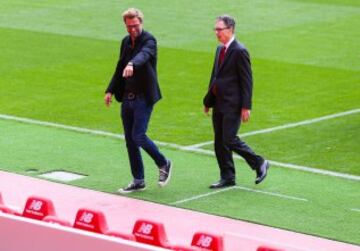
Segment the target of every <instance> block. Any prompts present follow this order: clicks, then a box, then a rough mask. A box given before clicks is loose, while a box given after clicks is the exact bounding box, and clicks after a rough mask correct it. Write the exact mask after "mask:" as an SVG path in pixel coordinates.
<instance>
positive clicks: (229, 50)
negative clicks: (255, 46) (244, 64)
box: [216, 39, 237, 74]
mask: <svg viewBox="0 0 360 251" xmlns="http://www.w3.org/2000/svg"><path fill="white" fill-rule="evenodd" d="M236 43H237V42H236V39H235V40H234V41H232V43H231V44H230V46H229V48H228V49H227V50H226V53H225V57H224V60H223V62H222V64H221V65H220V67H218V66H217V64H216V67H217V68H218V69H217V71H216V72H217V74H218V73H219V72H220V71H221V69H222V68H224V65H225V64H226V61H227V60H228V58H229V57H230V55H231V53H232V51H233V49H234V48H235V46H236ZM221 48H222V46H219V47H218V51H217V58H216V59H217V61H216V62H218V60H219V54H220V50H221Z"/></svg>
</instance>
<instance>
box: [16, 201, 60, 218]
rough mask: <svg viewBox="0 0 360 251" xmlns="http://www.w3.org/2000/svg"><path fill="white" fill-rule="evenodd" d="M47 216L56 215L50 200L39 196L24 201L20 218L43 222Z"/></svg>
mask: <svg viewBox="0 0 360 251" xmlns="http://www.w3.org/2000/svg"><path fill="white" fill-rule="evenodd" d="M48 215H52V216H55V215H56V214H55V208H54V205H53V203H52V201H51V200H49V199H47V198H43V197H39V196H31V197H29V198H28V199H27V200H26V204H25V207H24V211H23V213H22V216H24V217H26V218H31V219H34V220H43V219H44V218H45V217H46V216H48Z"/></svg>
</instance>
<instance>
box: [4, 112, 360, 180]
mask: <svg viewBox="0 0 360 251" xmlns="http://www.w3.org/2000/svg"><path fill="white" fill-rule="evenodd" d="M358 110H360V109H358ZM0 119H4V120H10V121H18V122H22V123H27V124H35V125H40V126H47V127H54V128H61V129H65V130H69V131H75V132H81V133H88V134H94V135H100V136H106V137H111V138H118V139H124V138H125V137H124V135H122V134H115V133H111V132H105V131H100V130H93V129H87V128H81V127H75V126H68V125H62V124H57V123H52V122H45V121H40V120H35V119H28V118H21V117H16V116H11V115H5V114H0ZM154 142H155V143H156V144H158V145H160V146H165V147H170V148H173V149H177V150H182V151H186V152H194V153H199V154H205V155H210V156H214V155H215V154H214V151H211V150H206V149H199V148H195V147H194V148H193V147H191V148H190V147H188V146H181V145H178V144H173V143H166V142H161V141H154ZM234 157H235V158H237V159H241V160H243V159H242V158H241V157H239V156H237V155H235V156H234ZM270 163H271V164H273V165H277V166H281V167H285V168H290V169H296V170H301V171H305V172H310V173H317V174H322V175H327V176H333V177H339V178H343V179H348V180H360V176H356V175H351V174H345V173H338V172H333V171H327V170H321V169H317V168H312V167H306V166H299V165H294V164H291V163H281V162H278V161H272V160H270Z"/></svg>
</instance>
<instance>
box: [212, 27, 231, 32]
mask: <svg viewBox="0 0 360 251" xmlns="http://www.w3.org/2000/svg"><path fill="white" fill-rule="evenodd" d="M227 29H230V27H224V28H214V31H216V32H220V31H223V30H227Z"/></svg>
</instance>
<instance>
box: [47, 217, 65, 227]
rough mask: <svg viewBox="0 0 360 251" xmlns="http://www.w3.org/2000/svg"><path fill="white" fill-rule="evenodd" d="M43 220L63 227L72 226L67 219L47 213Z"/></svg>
mask: <svg viewBox="0 0 360 251" xmlns="http://www.w3.org/2000/svg"><path fill="white" fill-rule="evenodd" d="M43 221H44V222H48V223H52V224H58V225H61V226H65V227H72V225H71V223H70V222H69V221H67V220H62V219H60V218H58V217H57V216H52V215H48V216H46V217H45V218H44V219H43Z"/></svg>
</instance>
